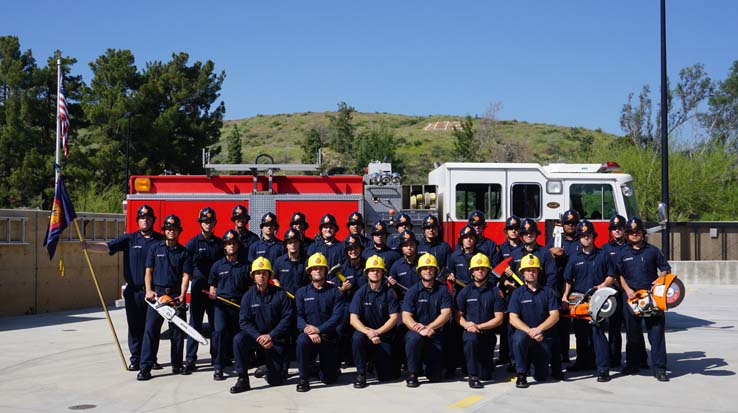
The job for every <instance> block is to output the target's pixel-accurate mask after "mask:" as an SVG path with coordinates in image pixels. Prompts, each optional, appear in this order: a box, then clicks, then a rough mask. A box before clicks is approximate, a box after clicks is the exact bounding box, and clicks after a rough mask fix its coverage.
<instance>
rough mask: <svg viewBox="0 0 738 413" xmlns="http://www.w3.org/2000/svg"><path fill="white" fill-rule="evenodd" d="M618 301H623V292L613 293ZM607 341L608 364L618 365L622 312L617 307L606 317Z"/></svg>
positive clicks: (621, 350)
mask: <svg viewBox="0 0 738 413" xmlns="http://www.w3.org/2000/svg"><path fill="white" fill-rule="evenodd" d="M615 299H616V300H617V301H618V303H622V302H623V293H622V291H618V293H617V294H616V295H615ZM607 325H608V327H607V341H608V344H609V346H610V365H611V366H619V365H620V363H621V359H622V352H623V335H622V333H621V332H620V330H621V329H622V328H623V312H622V311H620V309H618V311H615V313H613V315H611V316H610V317H609V318H608V319H607Z"/></svg>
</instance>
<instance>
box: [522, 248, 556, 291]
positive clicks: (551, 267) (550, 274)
mask: <svg viewBox="0 0 738 413" xmlns="http://www.w3.org/2000/svg"><path fill="white" fill-rule="evenodd" d="M528 254H533V255H535V256H536V257H538V260H539V261H540V262H541V267H543V271H542V272H541V273H540V274H539V275H538V284H540V285H546V286H548V287H551V288H553V289H555V291H556V292H557V293H558V294H561V293H563V292H564V291H563V290H560V289H559V287H560V282H559V280H560V278H558V273H557V272H556V263H555V262H554V259H553V257H552V256H551V253H549V252H548V250H547V249H544V248H543V247H541V246H540V245H538V244H536V246H535V248H533V251H528V250H527V249H525V248H524V247H522V246H521V247H520V248H517V249H515V250H513V252H512V254H511V256H512V257H513V259H512V260H510V268H511V269H512V270H513V272H514V273H515V274H518V275H519V276H520V279H521V280H522V279H523V274H521V273H520V261H521V260H522V259H523V257H525V256H526V255H528Z"/></svg>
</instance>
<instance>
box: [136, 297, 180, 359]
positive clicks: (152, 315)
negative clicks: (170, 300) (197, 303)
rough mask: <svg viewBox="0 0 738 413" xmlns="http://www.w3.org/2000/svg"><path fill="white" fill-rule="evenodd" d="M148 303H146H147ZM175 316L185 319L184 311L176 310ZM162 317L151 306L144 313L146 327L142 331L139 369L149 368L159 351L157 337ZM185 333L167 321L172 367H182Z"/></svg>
mask: <svg viewBox="0 0 738 413" xmlns="http://www.w3.org/2000/svg"><path fill="white" fill-rule="evenodd" d="M147 305H148V304H147ZM177 317H179V318H181V319H183V320H184V319H185V311H184V310H180V311H178V312H177ZM163 324H164V318H163V317H162V316H160V315H159V313H157V312H156V310H154V309H153V308H151V307H149V309H148V313H147V314H146V328H145V331H144V339H143V346H142V347H141V370H151V368H152V367H153V366H154V363H155V362H156V355H157V353H158V352H159V338H160V337H161V326H162V325H163ZM186 335H187V334H185V333H184V331H182V330H180V329H179V327H177V326H175V325H174V324H173V323H169V340H170V342H171V343H172V348H171V351H170V355H171V363H172V367H182V359H183V357H184V339H185V336H186Z"/></svg>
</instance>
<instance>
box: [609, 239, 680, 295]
mask: <svg viewBox="0 0 738 413" xmlns="http://www.w3.org/2000/svg"><path fill="white" fill-rule="evenodd" d="M659 271H667V272H668V271H671V266H669V263H668V262H666V257H664V253H662V252H661V250H660V249H658V248H656V247H654V246H653V245H651V244H648V243H645V244H643V247H641V248H640V249H635V248H633V247H632V246H630V245H628V246H626V247H623V249H621V250H620V252H619V253H618V255H617V257H616V258H615V271H614V272H615V274H616V275H622V276H623V278H625V281H626V282H627V283H628V286H629V287H630V288H631V289H633V290H648V289H650V288H651V283H653V282H654V281H655V280H656V278H658V276H659Z"/></svg>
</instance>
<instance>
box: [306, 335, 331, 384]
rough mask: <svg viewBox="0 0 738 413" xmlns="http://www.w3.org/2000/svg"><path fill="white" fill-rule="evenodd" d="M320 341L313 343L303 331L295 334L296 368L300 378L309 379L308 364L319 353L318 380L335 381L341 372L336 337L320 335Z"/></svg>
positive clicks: (327, 382)
mask: <svg viewBox="0 0 738 413" xmlns="http://www.w3.org/2000/svg"><path fill="white" fill-rule="evenodd" d="M320 339H321V341H320V343H319V344H315V343H313V342H312V341H311V340H310V337H308V336H307V334H305V333H300V334H299V335H298V336H297V346H296V347H297V348H296V352H297V370H298V371H299V373H300V378H302V379H305V380H309V378H310V366H311V365H312V363H313V362H314V361H315V357H316V356H318V355H320V381H322V382H323V383H325V384H331V383H335V382H336V380H338V375H339V374H340V373H341V370H340V369H339V362H338V338H337V337H335V336H333V337H328V336H326V335H323V334H321V335H320Z"/></svg>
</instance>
